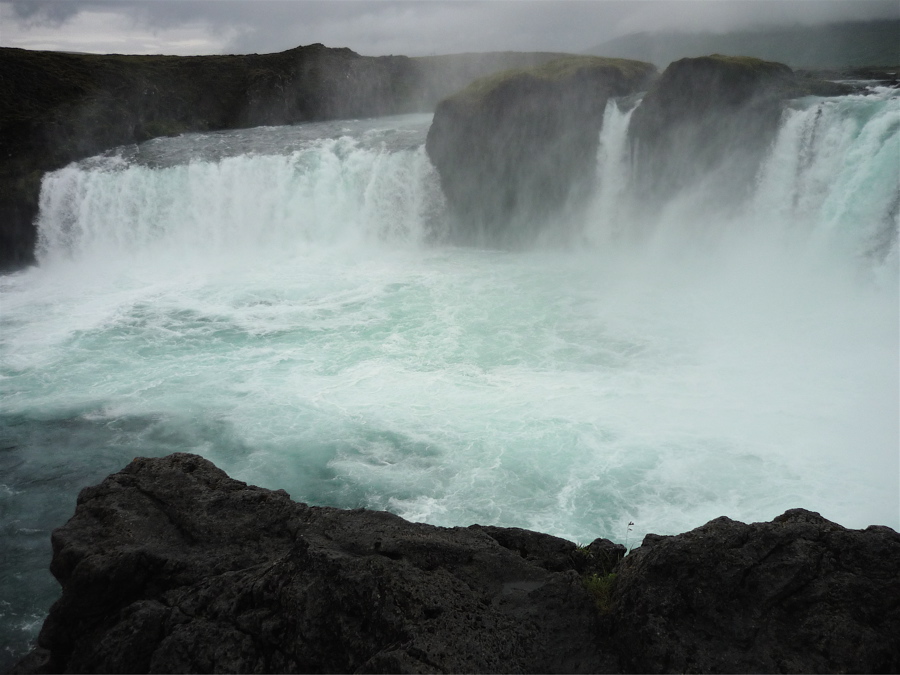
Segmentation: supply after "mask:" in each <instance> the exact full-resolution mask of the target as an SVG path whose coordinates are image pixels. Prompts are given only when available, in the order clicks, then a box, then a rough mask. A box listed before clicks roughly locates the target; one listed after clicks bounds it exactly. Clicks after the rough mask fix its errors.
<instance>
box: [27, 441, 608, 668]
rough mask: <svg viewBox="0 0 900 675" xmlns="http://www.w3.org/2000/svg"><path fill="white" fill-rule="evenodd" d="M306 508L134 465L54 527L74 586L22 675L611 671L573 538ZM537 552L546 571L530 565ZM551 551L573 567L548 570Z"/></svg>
mask: <svg viewBox="0 0 900 675" xmlns="http://www.w3.org/2000/svg"><path fill="white" fill-rule="evenodd" d="M512 536H513V537H518V539H517V542H516V545H515V548H516V550H511V549H510V548H508V547H506V546H504V545H501V543H498V539H497V538H501V539H502V538H503V532H502V531H501V529H500V528H478V527H472V528H452V529H444V528H438V527H432V526H428V525H420V524H413V523H408V522H406V521H404V520H402V519H400V518H398V517H397V516H393V515H391V514H388V513H382V512H372V511H361V510H360V511H341V510H337V509H329V508H315V507H308V506H306V505H304V504H298V503H295V502H292V501H291V500H290V499H289V497H288V495H287V494H286V493H284V492H283V491H278V492H271V491H269V490H264V489H261V488H257V487H252V486H247V485H245V484H244V483H241V482H238V481H235V480H231V479H230V478H228V476H226V475H225V474H224V473H223V472H222V471H220V470H219V469H217V468H216V467H215V466H213V465H212V464H211V463H210V462H208V461H206V460H204V459H201V458H199V457H196V456H193V455H184V454H176V455H172V456H169V457H166V458H163V459H149V460H148V459H137V460H135V461H134V462H133V463H132V464H130V465H129V466H128V467H126V468H125V469H124V470H123V471H122V472H120V473H118V474H115V475H113V476H110V477H109V478H107V479H106V480H105V481H104V482H103V483H101V484H100V485H98V486H95V487H91V488H87V489H85V490H84V491H82V493H81V495H80V496H79V499H78V507H77V509H76V513H75V516H74V517H73V518H72V519H71V520H70V521H69V523H68V524H66V526H65V527H63V528H60V529H59V530H57V531H56V532H55V533H54V535H53V550H54V557H53V564H52V566H51V570H52V572H53V574H54V575H55V576H56V577H57V579H59V581H60V583H61V584H62V587H63V595H62V598H61V599H60V600H59V602H57V603H56V605H54V607H53V609H52V610H51V613H50V616H49V618H48V619H47V621H46V623H45V625H44V628H43V630H42V632H41V636H40V640H39V644H40V646H41V647H42V648H43V649H45V650H46V652H43V653H42V654H37V655H35V656H33V657H32V659H31V661H30V664H31V665H30V666H29V662H23V664H22V666H21V667H22V668H26V667H30V668H35V665H36V664H35V662H39V661H40V658H41V656H42V655H43V656H44V657H47V662H46V664H44V665H40V664H38V667H39V668H44V669H45V670H48V671H51V672H63V671H66V672H354V671H361V672H473V671H478V672H524V671H532V672H588V671H600V672H602V671H610V670H614V667H615V663H614V658H613V657H611V656H610V655H608V654H606V653H604V651H603V649H602V646H601V645H600V644H599V643H598V642H597V641H596V640H594V636H595V635H596V634H597V632H598V631H599V630H600V626H601V624H602V617H599V616H598V615H597V612H596V610H595V608H594V604H593V601H592V599H591V597H590V596H589V594H588V592H587V591H586V590H585V587H584V584H583V583H582V579H581V577H580V576H579V574H578V573H577V572H576V571H574V566H572V565H568V566H567V565H566V564H565V562H564V559H565V558H566V556H572V557H575V556H576V555H579V556H580V555H581V554H576V550H575V549H576V547H575V545H574V544H571V543H570V542H565V541H563V540H560V539H557V538H555V537H549V536H547V535H541V534H537V533H527V534H523V535H522V536H518V533H513V535H512ZM532 550H534V551H536V552H537V554H536V555H537V558H538V559H539V560H538V561H532V560H530V559H529V556H530V555H531V551H532ZM548 551H550V552H552V554H553V555H557V556H558V557H560V558H562V559H563V561H562V562H561V563H560V564H553V565H550V567H551V568H553V569H549V570H548V569H547V568H546V567H545V566H543V565H542V564H541V561H543V560H544V559H545V558H546V557H547V555H550V554H549V553H547V552H548Z"/></svg>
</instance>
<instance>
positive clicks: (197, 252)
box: [0, 89, 900, 644]
mask: <svg viewBox="0 0 900 675" xmlns="http://www.w3.org/2000/svg"><path fill="white" fill-rule="evenodd" d="M637 105H640V104H639V103H637ZM634 106H635V102H634V101H630V102H625V101H618V100H611V101H610V103H609V105H608V106H607V109H606V113H605V118H604V123H603V127H602V130H601V132H600V148H599V152H598V157H597V162H598V163H597V179H596V185H595V188H594V190H593V193H592V194H591V195H590V198H589V199H588V200H587V202H586V203H582V204H580V205H579V206H578V208H573V209H570V210H567V211H566V213H565V214H564V216H563V215H561V216H560V220H562V219H563V218H565V219H566V222H564V223H563V222H560V223H559V227H558V228H557V229H553V228H552V227H551V228H549V229H548V230H547V231H546V232H544V233H543V234H542V235H541V236H540V237H537V241H536V244H535V245H534V246H533V247H531V248H528V249H525V250H496V249H485V248H479V247H476V246H459V245H454V246H451V245H448V244H447V243H446V242H447V240H448V239H447V237H446V227H447V222H446V216H445V211H446V209H445V203H444V197H443V195H442V193H441V187H440V181H439V179H438V176H437V173H436V171H435V170H434V168H433V167H432V166H431V164H430V162H429V160H428V156H427V155H426V153H425V150H424V145H423V144H424V142H425V134H426V133H427V131H428V126H429V124H430V120H431V117H430V116H423V115H412V116H403V117H395V118H380V119H375V120H363V121H342V122H329V123H319V124H309V125H301V126H295V127H260V128H257V129H244V130H238V131H229V132H219V133H210V134H185V135H182V136H179V137H175V138H164V139H156V140H154V141H150V142H147V143H144V144H142V145H140V146H137V147H124V148H118V149H116V150H114V151H110V152H108V153H106V154H105V155H102V156H98V157H94V158H91V159H88V160H85V161H82V162H79V163H76V164H72V165H70V166H68V167H66V168H63V169H60V170H58V171H55V172H53V173H51V174H48V175H47V176H45V178H44V182H43V188H42V192H41V201H40V218H39V244H38V250H37V256H38V259H39V262H40V264H39V266H37V267H36V268H32V269H29V270H27V271H24V272H20V273H17V274H13V275H8V276H5V277H0V294H2V296H0V297H2V314H0V325H2V330H0V344H2V371H0V383H2V391H3V400H4V406H3V411H2V413H0V419H2V422H0V436H2V437H0V467H2V473H0V509H2V511H0V512H2V513H3V529H2V535H0V537H2V543H0V546H2V548H3V549H4V550H5V551H6V556H5V557H3V558H2V561H0V565H2V574H0V633H2V635H3V637H4V642H6V643H7V644H19V643H22V642H23V641H24V640H26V639H27V638H29V637H31V636H32V635H33V634H34V632H35V630H36V626H37V625H39V622H40V620H41V619H42V617H43V614H44V613H45V612H46V610H47V608H48V606H49V603H50V602H51V601H52V599H53V597H54V594H55V593H56V588H55V587H54V583H53V581H52V579H51V578H50V575H49V573H47V572H46V571H45V570H46V567H47V564H48V561H49V555H50V552H49V532H50V530H51V529H52V528H53V527H55V526H58V525H59V524H61V523H62V522H64V521H65V519H66V518H68V517H69V516H70V515H71V512H72V509H73V506H74V499H75V496H76V494H77V492H78V490H79V489H81V488H82V487H84V486H85V485H89V484H92V483H96V482H97V481H99V480H100V479H101V478H102V477H104V476H105V475H107V474H108V473H110V472H112V471H116V470H118V469H120V468H121V467H122V466H123V465H125V464H126V463H127V462H128V461H130V460H131V459H132V458H134V457H136V456H159V455H164V454H168V453H171V452H175V451H184V452H194V453H198V454H201V455H203V456H205V457H207V458H209V459H211V460H212V461H214V462H215V463H216V464H217V465H219V466H220V467H221V468H223V469H224V470H225V471H227V472H228V473H229V474H230V475H232V476H234V477H235V478H238V479H240V480H244V481H247V482H249V483H254V484H257V485H262V486H265V487H269V488H273V489H274V488H284V489H286V490H287V491H288V492H289V493H290V494H291V497H292V498H293V499H295V500H298V501H304V502H308V503H311V504H321V505H330V506H338V507H347V508H349V507H365V508H370V509H386V510H389V511H392V512H394V513H397V514H399V515H401V516H403V517H404V518H408V519H412V520H420V521H426V522H429V523H433V524H437V525H446V526H452V525H468V524H471V523H481V524H494V525H504V526H516V527H523V528H529V529H535V530H540V531H544V532H549V533H552V534H555V535H559V536H562V537H566V538H568V539H572V540H575V541H579V542H589V541H591V540H593V539H594V538H596V537H607V538H610V539H613V540H615V541H619V542H622V543H626V540H627V544H628V546H629V547H630V546H633V545H636V544H639V543H640V541H641V539H642V537H643V535H644V534H646V533H647V532H655V533H660V534H666V533H676V532H681V531H685V530H688V529H691V528H693V527H696V526H699V525H701V524H703V523H705V522H706V521H708V520H709V519H711V518H715V517H718V516H722V515H726V516H728V517H731V518H734V519H737V520H742V521H745V522H752V521H760V520H769V519H771V518H772V517H774V516H776V515H778V514H780V513H781V512H783V511H784V510H785V509H788V508H794V507H803V508H807V509H810V510H814V511H819V512H820V513H822V515H823V516H825V517H826V518H829V519H831V520H834V521H837V522H839V523H841V524H842V525H845V526H847V527H865V526H867V525H869V524H884V525H889V526H891V527H894V528H898V527H900V513H898V500H900V487H898V480H900V466H898V454H897V448H898V437H900V430H898V424H900V421H898V414H897V411H898V409H900V400H898V373H900V362H898V351H900V349H898V345H900V339H898V322H900V317H898V313H900V310H898V307H900V297H898V296H900V293H898V268H900V264H898V257H900V256H898V230H900V187H898V186H900V175H898V174H900V166H898V157H900V98H898V96H897V91H896V90H890V89H875V90H873V91H872V92H871V93H870V94H868V95H853V96H843V97H835V98H819V97H807V98H803V99H797V100H795V101H793V102H792V103H791V104H790V107H789V108H788V109H787V110H786V111H785V112H784V114H783V115H782V118H781V121H780V125H779V127H778V131H777V134H776V136H775V139H774V141H773V142H772V144H771V145H770V146H769V147H767V148H766V150H765V152H764V153H762V154H761V156H760V159H759V160H758V161H759V165H758V168H757V169H755V172H754V175H755V177H754V179H753V180H752V181H750V182H749V183H747V184H746V185H744V186H743V187H744V188H745V189H743V190H742V191H741V196H740V197H739V198H737V197H735V193H733V192H728V191H723V190H722V189H721V186H722V185H723V180H722V179H723V175H722V172H724V171H727V168H725V167H719V168H717V169H714V170H712V171H709V172H706V173H703V172H699V173H696V172H695V173H696V175H695V174H694V173H690V171H689V170H690V169H691V167H689V166H682V167H675V169H673V170H679V171H683V172H684V175H688V174H690V175H691V180H690V181H683V183H684V184H683V185H682V186H681V187H680V189H679V190H678V191H677V192H676V193H675V194H674V195H671V196H669V195H666V196H665V197H664V198H662V197H660V196H659V195H654V194H647V193H646V192H644V191H642V189H641V186H640V184H639V183H638V182H637V181H636V180H634V176H635V175H636V172H635V170H634V169H635V167H634V164H633V163H634V157H635V153H634V147H633V144H632V143H631V142H630V141H629V136H628V129H629V121H630V118H631V116H632V115H633V114H634V109H635V108H634ZM740 160H741V158H735V161H736V162H737V163H740ZM685 161H686V162H687V161H689V160H685ZM484 178H485V180H486V181H489V180H490V177H484ZM560 233H564V234H560ZM632 521H633V522H634V523H635V524H634V525H633V526H632V527H631V528H629V526H628V524H629V523H630V522H632Z"/></svg>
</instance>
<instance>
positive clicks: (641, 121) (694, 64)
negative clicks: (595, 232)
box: [629, 54, 850, 207]
mask: <svg viewBox="0 0 900 675" xmlns="http://www.w3.org/2000/svg"><path fill="white" fill-rule="evenodd" d="M849 91H850V88H849V87H846V86H842V85H839V84H836V83H833V82H825V81H822V80H817V79H814V78H809V77H800V76H797V75H795V74H794V72H793V71H792V70H791V69H790V68H788V67H787V66H786V65H784V64H781V63H774V62H770V61H761V60H759V59H754V58H749V57H734V56H721V55H717V54H715V55H712V56H704V57H700V58H691V59H681V60H680V61H675V62H674V63H672V64H670V65H669V66H668V68H666V70H665V71H664V72H663V74H662V75H661V76H660V77H659V79H658V80H657V81H656V82H655V83H654V84H653V86H652V87H651V88H650V90H649V91H648V92H647V95H646V96H645V97H644V99H643V101H642V102H641V104H640V106H638V108H637V109H636V110H635V111H634V114H633V116H632V118H631V125H630V127H629V136H630V140H631V143H632V146H633V161H634V178H635V182H636V185H637V189H638V191H639V194H640V195H641V200H642V201H643V203H644V204H646V205H649V206H651V207H653V206H655V205H656V204H658V203H659V202H662V201H665V200H666V199H668V198H669V197H670V196H672V195H673V194H674V193H675V192H678V191H681V190H684V189H685V188H686V187H689V186H690V185H691V184H694V183H697V182H699V181H701V180H713V181H716V182H717V184H718V187H719V190H718V191H719V193H720V194H722V195H725V196H726V198H727V199H732V200H736V199H739V198H740V197H741V196H743V194H744V193H745V192H746V191H747V190H748V189H749V188H750V187H751V186H752V181H753V178H754V176H755V175H756V172H757V170H758V168H759V163H760V161H761V160H762V157H763V154H764V153H765V151H766V150H767V149H768V147H769V145H770V144H771V142H772V141H773V140H774V137H775V134H776V132H777V130H778V124H779V121H780V119H781V114H782V111H783V109H784V102H785V101H786V100H787V99H790V98H796V97H798V96H806V95H810V94H817V95H824V96H836V95H840V94H844V93H848V92H849Z"/></svg>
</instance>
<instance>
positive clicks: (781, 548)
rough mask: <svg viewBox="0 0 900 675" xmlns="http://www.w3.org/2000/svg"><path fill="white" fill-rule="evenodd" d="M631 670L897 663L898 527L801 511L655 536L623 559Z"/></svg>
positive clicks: (876, 667) (622, 630) (626, 664)
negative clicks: (862, 525) (842, 521)
mask: <svg viewBox="0 0 900 675" xmlns="http://www.w3.org/2000/svg"><path fill="white" fill-rule="evenodd" d="M617 572H618V576H617V580H616V593H615V606H614V608H613V614H614V616H615V619H614V621H613V625H614V627H615V628H614V639H615V641H616V643H617V644H618V645H620V647H621V651H620V653H621V656H622V667H623V669H624V670H625V671H626V672H646V673H659V672H678V673H686V672H690V673H748V672H769V673H778V672H780V673H811V672H812V673H826V672H837V673H896V672H900V637H898V636H900V535H898V534H897V532H895V531H894V530H892V529H890V528H887V527H878V526H872V527H869V528H867V529H866V530H847V529H845V528H843V527H841V526H840V525H837V524H835V523H832V522H830V521H828V520H825V519H824V518H822V517H821V516H820V515H819V514H817V513H811V512H809V511H804V510H803V509H793V510H791V511H788V512H786V513H785V514H784V515H782V516H779V517H778V518H776V519H775V520H774V521H772V522H771V523H754V524H751V525H745V524H743V523H738V522H735V521H733V520H729V519H728V518H724V517H723V518H717V519H716V520H713V521H711V522H709V523H707V524H706V525H704V526H703V527H699V528H697V529H696V530H692V531H691V532H687V533H685V534H681V535H678V536H674V537H656V536H652V535H648V537H647V539H645V540H644V543H643V545H642V546H641V547H640V548H638V549H636V550H635V551H633V552H632V554H631V555H629V556H628V557H627V558H625V560H624V561H623V562H622V563H621V564H620V565H619V567H618V569H617Z"/></svg>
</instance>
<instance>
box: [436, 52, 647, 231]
mask: <svg viewBox="0 0 900 675" xmlns="http://www.w3.org/2000/svg"><path fill="white" fill-rule="evenodd" d="M655 74H656V68H655V67H654V66H652V65H651V64H649V63H642V62H640V61H627V60H624V59H605V58H600V57H590V56H580V57H569V58H565V59H559V60H557V61H551V62H550V63H547V64H545V65H543V66H540V67H537V68H531V69H519V70H510V71H506V72H503V73H499V74H497V75H493V76H490V77H487V78H483V79H480V80H477V81H475V82H473V83H472V84H470V85H469V86H468V87H467V88H466V89H464V90H462V91H460V92H458V93H456V94H454V95H453V96H450V97H448V98H446V99H444V100H443V101H441V102H440V103H439V104H438V107H437V109H436V110H435V114H434V122H433V124H432V126H431V129H430V130H429V132H428V141H427V144H426V149H427V151H428V156H429V157H430V158H431V161H432V163H433V164H434V166H435V168H436V169H437V170H438V173H439V174H440V178H441V186H442V188H443V191H444V194H445V195H446V197H447V204H448V207H449V208H450V211H451V217H452V219H453V225H454V234H453V238H454V240H455V242H456V243H465V244H471V243H474V244H479V245H490V246H494V245H500V246H517V245H522V244H527V243H529V241H530V240H531V239H533V238H534V237H535V236H537V235H538V234H539V233H540V231H541V230H542V229H543V226H544V225H545V224H546V221H547V220H548V217H549V216H550V215H553V216H554V218H555V220H556V221H557V222H556V223H555V225H556V226H558V224H559V223H558V221H559V218H558V215H559V213H560V211H561V210H563V209H565V207H567V206H568V207H572V208H577V206H578V205H579V202H580V198H583V197H584V196H586V195H587V194H588V193H589V191H590V189H591V186H592V184H593V180H594V173H595V168H596V167H595V165H596V157H597V146H598V142H599V131H600V127H601V126H602V123H603V113H604V110H605V108H606V103H607V101H608V100H609V98H610V97H613V96H627V95H629V94H633V93H635V92H638V91H641V90H642V89H645V88H646V87H647V85H648V83H649V81H650V79H651V78H652V77H653V76H654V75H655Z"/></svg>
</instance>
